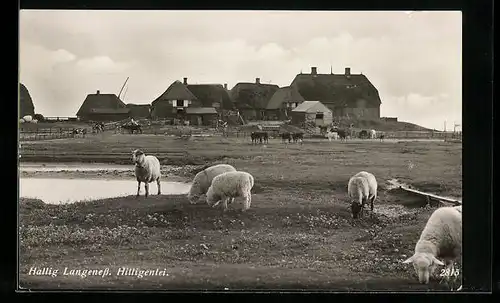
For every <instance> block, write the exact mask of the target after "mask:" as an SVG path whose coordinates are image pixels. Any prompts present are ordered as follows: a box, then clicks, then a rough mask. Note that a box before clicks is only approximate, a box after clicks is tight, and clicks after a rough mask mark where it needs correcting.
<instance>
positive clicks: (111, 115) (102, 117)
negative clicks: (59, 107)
mask: <svg viewBox="0 0 500 303" xmlns="http://www.w3.org/2000/svg"><path fill="white" fill-rule="evenodd" d="M129 113H130V109H129V108H127V107H126V105H125V103H123V101H122V100H120V99H119V98H118V97H117V96H116V95H115V94H101V92H100V91H97V92H96V93H95V94H88V95H87V97H86V98H85V100H84V101H83V104H82V106H81V107H80V109H79V110H78V112H77V113H76V116H77V117H78V118H79V119H80V120H82V121H88V120H91V121H119V120H123V119H126V118H128V117H129Z"/></svg>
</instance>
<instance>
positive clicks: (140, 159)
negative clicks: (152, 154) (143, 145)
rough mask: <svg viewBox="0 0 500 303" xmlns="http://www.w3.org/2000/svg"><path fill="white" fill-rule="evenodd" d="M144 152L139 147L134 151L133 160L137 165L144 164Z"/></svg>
mask: <svg viewBox="0 0 500 303" xmlns="http://www.w3.org/2000/svg"><path fill="white" fill-rule="evenodd" d="M144 157H145V156H144V152H142V151H141V150H139V149H136V150H134V151H133V152H132V162H133V163H134V164H135V165H137V166H142V164H143V163H144Z"/></svg>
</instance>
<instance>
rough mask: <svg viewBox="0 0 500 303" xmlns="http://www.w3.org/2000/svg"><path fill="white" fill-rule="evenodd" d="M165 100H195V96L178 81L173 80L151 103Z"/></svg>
mask: <svg viewBox="0 0 500 303" xmlns="http://www.w3.org/2000/svg"><path fill="white" fill-rule="evenodd" d="M167 100H197V98H196V96H195V95H193V93H192V92H191V91H189V89H188V88H187V87H186V85H184V84H183V83H182V82H180V81H178V80H177V81H174V83H172V84H171V85H170V86H169V87H168V88H167V90H166V91H165V92H164V93H163V94H161V95H160V96H159V97H158V98H156V99H155V100H154V101H153V102H152V104H153V105H155V103H157V102H158V101H167Z"/></svg>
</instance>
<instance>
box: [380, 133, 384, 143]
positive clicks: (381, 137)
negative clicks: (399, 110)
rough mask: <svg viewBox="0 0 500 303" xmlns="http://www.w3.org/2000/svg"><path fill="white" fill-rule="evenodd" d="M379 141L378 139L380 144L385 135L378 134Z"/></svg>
mask: <svg viewBox="0 0 500 303" xmlns="http://www.w3.org/2000/svg"><path fill="white" fill-rule="evenodd" d="M379 139H380V142H382V141H384V139H385V135H384V134H380V136H379Z"/></svg>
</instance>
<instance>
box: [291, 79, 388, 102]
mask: <svg viewBox="0 0 500 303" xmlns="http://www.w3.org/2000/svg"><path fill="white" fill-rule="evenodd" d="M291 86H295V87H296V88H297V90H298V91H299V93H300V94H301V95H302V97H304V99H305V100H318V101H321V102H322V103H323V104H325V105H328V104H334V105H335V106H344V105H350V106H355V102H356V101H357V100H358V99H364V100H366V102H367V106H370V107H376V106H379V105H380V104H381V100H380V97H379V94H378V90H377V89H376V88H375V87H374V86H373V84H372V83H371V82H370V80H368V78H367V77H366V76H365V75H362V74H350V75H345V74H298V75H297V76H295V79H294V80H293V81H292V84H291Z"/></svg>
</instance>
